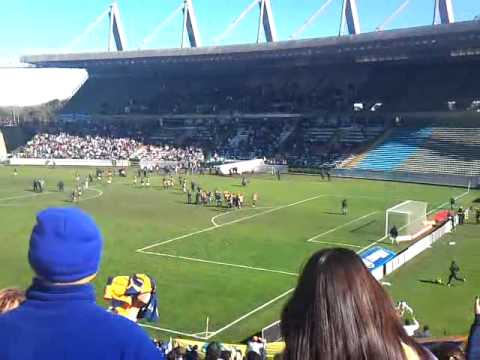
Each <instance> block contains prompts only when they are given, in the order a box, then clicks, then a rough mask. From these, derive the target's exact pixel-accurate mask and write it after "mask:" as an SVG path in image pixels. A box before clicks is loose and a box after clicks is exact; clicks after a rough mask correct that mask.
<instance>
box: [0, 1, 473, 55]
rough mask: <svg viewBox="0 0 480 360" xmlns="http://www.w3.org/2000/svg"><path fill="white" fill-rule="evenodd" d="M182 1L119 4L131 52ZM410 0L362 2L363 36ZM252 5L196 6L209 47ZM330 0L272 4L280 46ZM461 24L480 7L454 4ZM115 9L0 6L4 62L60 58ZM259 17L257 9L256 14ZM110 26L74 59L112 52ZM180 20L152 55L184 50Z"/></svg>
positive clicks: (248, 26) (252, 29)
mask: <svg viewBox="0 0 480 360" xmlns="http://www.w3.org/2000/svg"><path fill="white" fill-rule="evenodd" d="M180 1H181V0H118V4H119V7H120V11H121V15H122V20H123V23H124V26H125V31H126V35H127V40H128V47H129V49H138V48H139V47H140V45H141V43H142V41H143V39H144V38H145V37H146V36H147V35H148V34H149V33H150V32H151V31H152V30H153V29H154V28H155V26H156V25H157V24H158V23H160V22H161V21H162V20H163V19H164V18H165V17H167V16H168V14H170V13H171V12H172V11H173V10H174V9H175V8H176V7H177V6H178V5H179V3H180ZM403 1H404V0H358V6H359V13H360V19H361V26H362V31H372V30H374V29H375V28H376V27H377V26H378V25H379V24H380V23H382V22H383V20H384V19H385V18H386V17H387V16H389V15H390V14H391V13H392V12H393V11H394V10H395V9H396V8H397V7H398V6H399V5H400V4H401V3H403ZM250 2H251V0H194V6H195V10H196V12H197V17H198V22H199V27H200V32H201V35H202V40H203V43H204V45H212V44H213V43H214V38H215V37H216V36H217V35H219V34H220V33H222V32H223V31H224V30H225V28H226V27H227V26H228V24H229V23H230V22H231V21H232V20H233V19H234V18H235V17H236V16H237V15H238V14H240V12H241V11H242V10H243V9H244V8H245V7H246V6H247V5H248V4H249V3H250ZM324 2H325V0H272V6H273V11H274V15H275V19H276V23H277V30H278V35H279V37H280V39H282V40H286V39H288V37H289V36H290V35H291V34H292V33H293V32H294V31H295V30H296V29H297V28H299V27H300V26H301V25H302V24H303V22H304V21H305V20H306V19H307V18H308V16H309V15H311V14H312V13H313V12H314V11H315V10H316V9H318V8H319V7H320V6H321V5H322V4H323V3H324ZM453 2H454V8H455V18H456V20H457V21H462V20H470V19H473V18H474V17H475V16H476V15H479V14H480V1H479V0H453ZM433 3H434V0H411V3H410V5H409V6H408V8H407V9H406V11H405V12H404V13H403V14H402V15H400V16H399V17H398V18H397V19H396V20H395V21H393V22H392V23H391V24H390V26H389V27H388V28H400V27H408V26H416V25H426V24H430V23H431V22H432V18H433ZM109 4H110V1H109V0H0V44H1V46H0V58H7V57H8V58H10V57H15V56H18V55H21V54H26V53H45V52H60V51H62V49H65V48H66V47H67V46H68V45H69V44H70V43H71V42H72V41H73V40H74V39H75V38H76V37H77V36H78V35H80V34H81V33H82V32H83V31H84V29H85V28H86V27H87V26H88V25H89V24H90V23H91V22H92V21H93V20H94V19H95V18H96V17H97V16H98V15H100V14H101V13H102V11H103V10H104V9H105V8H107V7H108V5H109ZM340 8H341V0H335V1H334V2H333V3H332V5H330V7H329V8H328V9H327V10H326V11H325V12H324V14H323V15H322V16H321V17H320V18H319V19H318V20H317V21H316V22H315V23H314V24H313V25H312V26H311V27H310V28H309V29H308V30H307V31H305V33H304V34H303V36H302V37H318V36H328V35H334V34H336V33H337V32H338V27H339V14H340ZM255 10H257V9H255ZM257 13H258V10H257V11H256V12H252V13H251V14H250V15H249V16H248V17H246V18H245V20H244V21H243V22H242V23H241V24H240V26H239V27H238V28H237V29H236V31H234V32H233V33H232V34H231V35H230V36H229V37H228V38H227V39H225V40H224V41H223V44H236V43H248V42H252V41H254V39H255V38H256V26H257V21H258V20H257ZM107 29H108V27H107V20H104V22H103V23H101V24H100V26H99V27H98V28H96V30H95V31H93V32H92V33H91V34H89V35H88V36H87V37H85V38H84V39H83V40H82V41H81V42H80V43H79V44H78V46H76V47H75V48H74V49H73V51H75V52H81V51H99V50H105V49H106V44H107V33H108V32H107ZM180 29H181V20H180V18H177V19H176V21H174V22H172V23H171V24H170V25H169V26H168V27H166V28H165V29H164V30H163V31H161V32H160V33H159V36H158V37H157V38H156V39H155V40H154V41H152V42H151V44H150V45H149V48H165V47H178V46H179V44H180Z"/></svg>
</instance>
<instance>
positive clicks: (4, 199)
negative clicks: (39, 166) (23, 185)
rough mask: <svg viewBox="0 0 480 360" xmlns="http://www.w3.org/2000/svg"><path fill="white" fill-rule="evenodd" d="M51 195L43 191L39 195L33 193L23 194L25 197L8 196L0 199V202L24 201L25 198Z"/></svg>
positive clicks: (49, 192)
mask: <svg viewBox="0 0 480 360" xmlns="http://www.w3.org/2000/svg"><path fill="white" fill-rule="evenodd" d="M50 194H53V192H51V191H45V192H41V193H34V194H25V195H17V196H10V197H5V198H0V201H8V200H17V199H26V198H33V197H37V196H42V195H50Z"/></svg>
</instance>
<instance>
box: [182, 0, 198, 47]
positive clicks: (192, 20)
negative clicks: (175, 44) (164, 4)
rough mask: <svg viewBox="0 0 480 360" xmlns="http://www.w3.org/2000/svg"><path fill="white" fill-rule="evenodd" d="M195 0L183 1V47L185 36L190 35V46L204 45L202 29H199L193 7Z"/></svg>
mask: <svg viewBox="0 0 480 360" xmlns="http://www.w3.org/2000/svg"><path fill="white" fill-rule="evenodd" d="M192 1H193V0H184V3H183V29H182V42H181V47H182V48H183V47H185V37H186V35H188V40H189V42H190V47H192V48H196V47H200V46H202V39H201V38H200V30H199V29H198V22H197V16H196V15H195V10H194V8H193V2H192Z"/></svg>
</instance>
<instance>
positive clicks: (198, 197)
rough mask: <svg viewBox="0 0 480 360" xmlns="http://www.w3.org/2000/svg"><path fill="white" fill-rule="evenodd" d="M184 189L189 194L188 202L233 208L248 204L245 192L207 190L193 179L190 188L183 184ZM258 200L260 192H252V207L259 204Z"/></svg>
mask: <svg viewBox="0 0 480 360" xmlns="http://www.w3.org/2000/svg"><path fill="white" fill-rule="evenodd" d="M184 181H186V180H184ZM183 184H185V183H183ZM183 190H184V192H186V194H187V204H194V205H204V206H216V207H224V206H225V207H228V208H233V209H241V208H242V207H244V206H245V205H246V198H245V194H244V193H241V192H231V191H228V190H225V191H220V190H218V189H216V190H215V191H207V190H204V189H202V188H201V186H200V185H198V184H196V183H195V182H193V181H192V182H191V186H190V189H188V190H186V189H185V185H183ZM257 201H258V193H256V192H255V193H253V194H252V203H251V205H252V207H255V206H256V205H257Z"/></svg>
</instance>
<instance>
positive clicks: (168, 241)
mask: <svg viewBox="0 0 480 360" xmlns="http://www.w3.org/2000/svg"><path fill="white" fill-rule="evenodd" d="M326 196H329V195H328V194H322V195H317V196H312V197H310V198H308V199H304V200H300V201H296V202H294V203H291V204H287V205H281V206H277V207H274V208H271V209H269V210H266V211H262V212H260V213H257V214H253V215H248V216H244V217H241V218H240V219H236V220H232V221H229V222H226V223H223V224H220V225H217V226H215V225H213V226H210V227H207V228H204V229H201V230H197V231H194V232H192V233H189V234H185V235H181V236H177V237H175V238H173V239H169V240H165V241H161V242H157V243H155V244H152V245H148V246H145V247H143V248H141V249H137V252H142V251H144V250H148V249H151V248H154V247H157V246H161V245H165V244H169V243H171V242H174V241H177V240H181V239H185V238H188V237H191V236H194V235H198V234H202V233H204V232H208V231H212V230H215V229H220V228H222V227H224V226H228V225H233V224H237V223H239V222H242V221H245V220H250V219H254V218H256V217H259V216H262V215H267V214H271V213H273V212H276V211H279V210H283V209H286V208H289V207H292V206H296V205H300V204H303V203H306V202H308V201H312V200H316V199H319V198H321V197H326Z"/></svg>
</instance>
